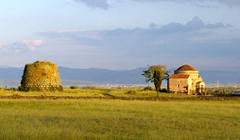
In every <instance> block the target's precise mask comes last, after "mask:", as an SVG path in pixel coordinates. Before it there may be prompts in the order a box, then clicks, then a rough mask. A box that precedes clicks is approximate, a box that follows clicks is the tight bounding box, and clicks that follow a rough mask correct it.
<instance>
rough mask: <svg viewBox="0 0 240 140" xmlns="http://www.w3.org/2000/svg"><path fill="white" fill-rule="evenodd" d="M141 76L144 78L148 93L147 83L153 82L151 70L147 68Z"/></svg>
mask: <svg viewBox="0 0 240 140" xmlns="http://www.w3.org/2000/svg"><path fill="white" fill-rule="evenodd" d="M142 75H143V76H144V77H145V81H146V83H148V87H147V89H148V92H149V82H152V81H153V74H152V71H151V69H149V68H148V69H147V70H144V71H143V74H142Z"/></svg>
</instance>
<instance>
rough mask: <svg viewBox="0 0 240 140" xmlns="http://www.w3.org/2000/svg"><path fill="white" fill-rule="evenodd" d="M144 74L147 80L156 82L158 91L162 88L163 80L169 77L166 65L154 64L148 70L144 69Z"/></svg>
mask: <svg viewBox="0 0 240 140" xmlns="http://www.w3.org/2000/svg"><path fill="white" fill-rule="evenodd" d="M143 72H144V73H143V74H142V75H143V76H145V78H146V82H150V81H151V82H154V85H155V89H156V91H157V96H158V91H159V90H161V86H162V81H163V80H166V79H168V78H169V71H168V70H167V66H165V65H153V66H150V67H149V68H148V70H145V71H143Z"/></svg>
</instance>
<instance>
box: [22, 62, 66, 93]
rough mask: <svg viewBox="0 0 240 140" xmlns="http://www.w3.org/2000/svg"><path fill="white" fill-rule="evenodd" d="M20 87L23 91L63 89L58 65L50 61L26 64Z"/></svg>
mask: <svg viewBox="0 0 240 140" xmlns="http://www.w3.org/2000/svg"><path fill="white" fill-rule="evenodd" d="M20 89H21V90H23V91H29V90H36V91H56V90H59V91H61V90H62V85H61V81H60V76H59V72H58V68H57V65H56V64H53V63H51V62H48V61H36V62H35V63H33V64H26V65H25V68H24V72H23V76H22V81H21V86H20Z"/></svg>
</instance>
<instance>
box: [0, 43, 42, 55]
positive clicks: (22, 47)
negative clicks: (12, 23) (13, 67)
mask: <svg viewBox="0 0 240 140" xmlns="http://www.w3.org/2000/svg"><path fill="white" fill-rule="evenodd" d="M41 45H43V41H42V40H20V41H16V42H14V43H12V44H2V45H1V44H0V46H1V47H0V50H1V52H7V53H18V52H24V51H27V50H30V51H35V50H36V48H37V47H39V46H41Z"/></svg>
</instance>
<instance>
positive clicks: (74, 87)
mask: <svg viewBox="0 0 240 140" xmlns="http://www.w3.org/2000/svg"><path fill="white" fill-rule="evenodd" d="M70 89H78V86H70Z"/></svg>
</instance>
